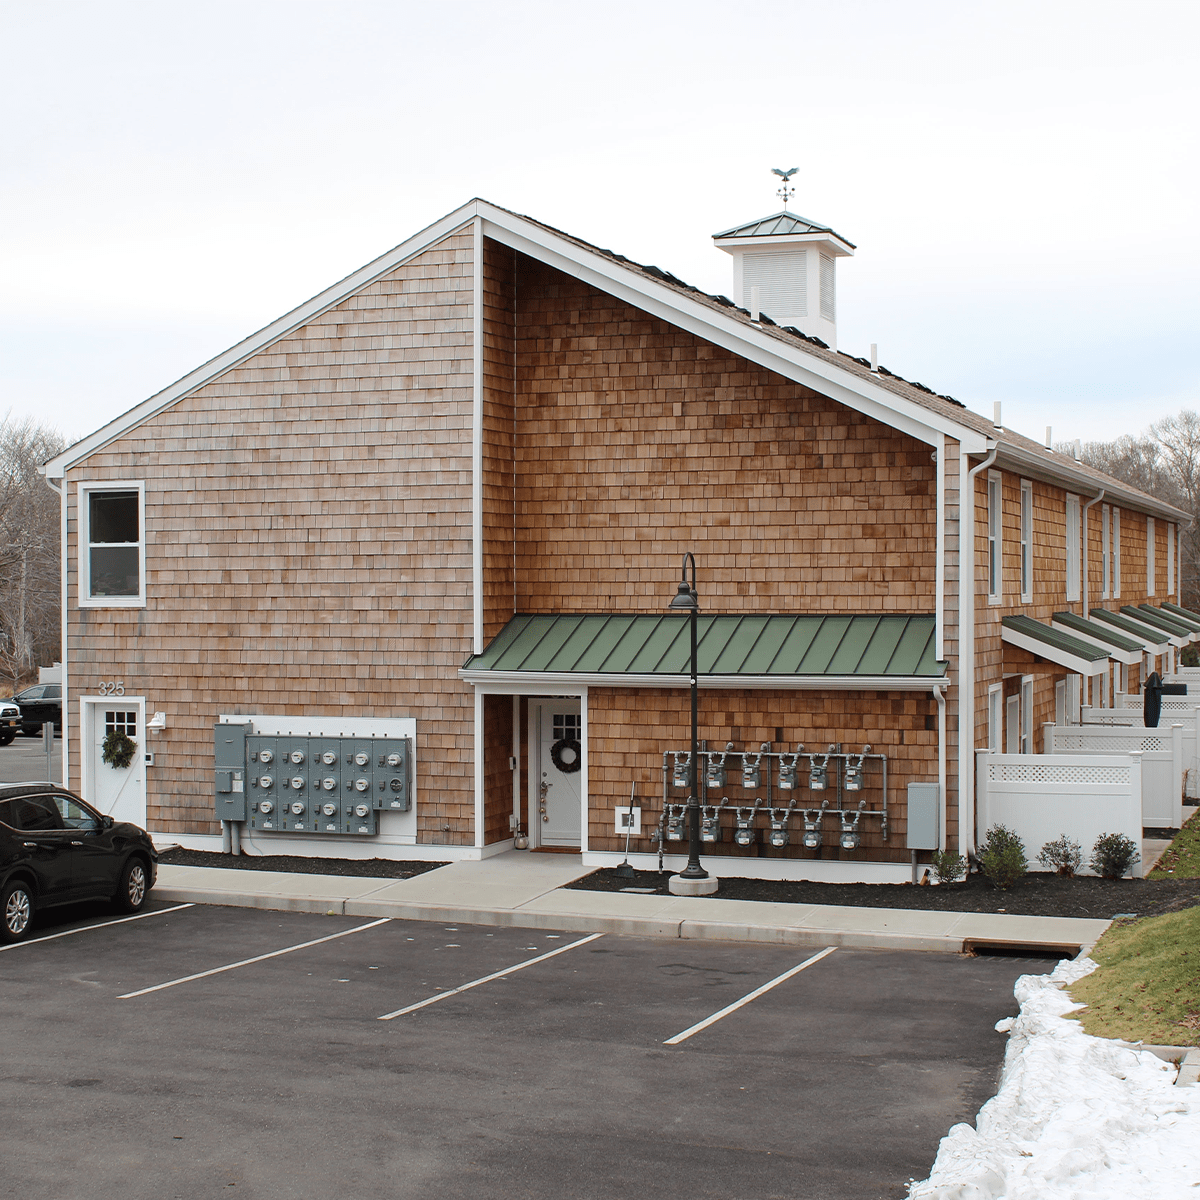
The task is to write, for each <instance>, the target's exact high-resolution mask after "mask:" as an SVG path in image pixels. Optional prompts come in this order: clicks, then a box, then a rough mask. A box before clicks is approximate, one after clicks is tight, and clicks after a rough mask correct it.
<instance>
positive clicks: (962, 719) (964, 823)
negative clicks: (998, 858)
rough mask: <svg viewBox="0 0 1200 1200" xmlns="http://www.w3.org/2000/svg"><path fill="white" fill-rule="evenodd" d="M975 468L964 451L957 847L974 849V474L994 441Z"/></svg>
mask: <svg viewBox="0 0 1200 1200" xmlns="http://www.w3.org/2000/svg"><path fill="white" fill-rule="evenodd" d="M988 446H989V448H988V455H987V457H986V458H985V459H984V460H983V462H981V463H980V464H979V465H978V466H977V467H972V468H971V469H970V470H967V456H966V454H965V453H963V454H962V455H961V457H960V458H959V462H960V464H961V465H960V468H959V478H960V480H961V493H960V496H959V505H958V511H959V522H958V525H959V542H960V544H961V545H962V553H961V554H960V555H959V561H958V613H959V620H958V647H959V649H958V849H959V853H960V854H972V853H974V851H975V636H976V631H975V476H976V475H978V474H979V472H980V471H984V470H986V469H987V468H988V467H990V466H991V465H992V463H994V462H995V461H996V451H997V449H998V447H997V445H996V443H995V442H993V441H990V440H989V443H988Z"/></svg>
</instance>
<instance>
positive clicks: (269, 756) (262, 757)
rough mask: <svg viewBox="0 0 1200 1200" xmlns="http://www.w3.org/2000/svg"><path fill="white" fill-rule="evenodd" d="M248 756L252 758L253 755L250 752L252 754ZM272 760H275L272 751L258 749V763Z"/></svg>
mask: <svg viewBox="0 0 1200 1200" xmlns="http://www.w3.org/2000/svg"><path fill="white" fill-rule="evenodd" d="M250 757H251V758H253V757H254V755H253V754H252V755H250ZM274 760H275V755H274V753H273V752H272V751H270V750H260V751H259V752H258V761H259V762H260V763H269V762H273V761H274Z"/></svg>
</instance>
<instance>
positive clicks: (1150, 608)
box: [1138, 604, 1200, 642]
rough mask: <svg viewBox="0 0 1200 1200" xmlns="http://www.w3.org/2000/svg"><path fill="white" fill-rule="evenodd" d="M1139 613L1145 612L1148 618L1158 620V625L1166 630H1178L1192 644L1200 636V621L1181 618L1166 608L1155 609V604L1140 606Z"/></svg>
mask: <svg viewBox="0 0 1200 1200" xmlns="http://www.w3.org/2000/svg"><path fill="white" fill-rule="evenodd" d="M1138 611H1139V612H1144V613H1145V614H1146V616H1147V617H1148V618H1151V619H1155V618H1157V623H1158V624H1159V625H1161V626H1162V627H1163V628H1164V629H1172V630H1177V631H1178V632H1179V636H1180V637H1184V638H1186V639H1187V640H1188V641H1190V642H1194V641H1195V640H1196V637H1197V635H1198V634H1200V621H1195V620H1192V619H1190V618H1188V617H1181V616H1179V615H1177V614H1176V613H1173V612H1168V611H1167V610H1166V609H1164V608H1155V606H1154V605H1153V604H1139V605H1138Z"/></svg>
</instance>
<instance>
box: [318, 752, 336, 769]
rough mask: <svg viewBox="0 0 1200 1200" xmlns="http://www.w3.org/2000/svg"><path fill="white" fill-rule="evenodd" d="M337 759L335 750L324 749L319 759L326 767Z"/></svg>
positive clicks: (330, 765)
mask: <svg viewBox="0 0 1200 1200" xmlns="http://www.w3.org/2000/svg"><path fill="white" fill-rule="evenodd" d="M337 759H338V756H337V751H336V750H326V751H325V753H324V754H322V755H321V761H322V762H323V763H324V764H325V765H326V766H327V767H332V766H333V764H334V763H335V762H337Z"/></svg>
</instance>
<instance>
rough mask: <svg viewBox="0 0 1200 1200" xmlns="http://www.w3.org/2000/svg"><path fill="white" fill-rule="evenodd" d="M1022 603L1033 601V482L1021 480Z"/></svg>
mask: <svg viewBox="0 0 1200 1200" xmlns="http://www.w3.org/2000/svg"><path fill="white" fill-rule="evenodd" d="M1021 603H1022V604H1032V603H1033V484H1032V483H1030V482H1029V480H1028V479H1022V480H1021Z"/></svg>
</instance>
